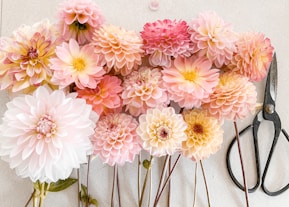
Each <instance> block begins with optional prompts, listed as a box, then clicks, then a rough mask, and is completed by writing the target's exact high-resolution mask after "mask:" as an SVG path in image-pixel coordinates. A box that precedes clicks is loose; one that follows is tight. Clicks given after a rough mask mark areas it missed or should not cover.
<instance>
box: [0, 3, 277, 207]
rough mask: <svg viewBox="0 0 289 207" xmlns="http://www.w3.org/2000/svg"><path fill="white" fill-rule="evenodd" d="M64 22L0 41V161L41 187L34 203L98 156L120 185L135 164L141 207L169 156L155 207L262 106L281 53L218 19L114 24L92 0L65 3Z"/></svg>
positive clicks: (82, 195) (207, 15)
mask: <svg viewBox="0 0 289 207" xmlns="http://www.w3.org/2000/svg"><path fill="white" fill-rule="evenodd" d="M58 17H59V19H58V21H57V22H56V23H50V22H49V20H47V19H46V20H43V21H41V22H38V23H36V24H35V25H33V26H26V25H24V26H21V27H19V28H18V29H17V30H15V31H14V32H13V34H12V35H11V36H10V37H2V38H1V44H0V54H1V61H0V89H1V90H7V91H8V92H9V95H10V96H11V101H10V102H8V103H7V110H6V112H5V114H4V116H3V119H2V122H1V125H0V156H1V157H2V159H3V160H5V161H7V162H8V163H9V165H10V167H11V168H13V169H15V170H16V173H17V175H19V176H21V177H23V178H30V179H31V181H32V182H33V183H34V185H33V187H34V191H33V193H32V196H31V199H30V200H32V201H33V202H32V203H33V206H34V207H36V206H39V207H41V206H43V202H44V198H45V196H46V193H47V192H49V191H59V190H63V189H65V188H67V187H69V186H71V185H72V184H73V183H75V182H77V179H73V178H70V175H71V173H72V171H73V169H79V168H80V165H82V164H85V163H87V164H88V167H89V165H90V164H93V159H92V158H95V159H100V160H101V161H102V162H103V163H104V164H107V165H109V166H113V167H114V168H115V174H114V180H117V179H118V174H117V167H120V166H123V165H125V164H126V163H128V162H130V163H131V162H134V161H135V157H136V156H137V157H138V165H139V170H138V175H139V174H140V171H142V170H145V171H146V175H145V178H144V179H142V178H140V176H138V177H139V182H138V204H137V205H138V206H139V207H141V206H144V198H145V195H144V194H145V188H146V184H147V180H148V177H149V173H150V172H151V168H152V167H153V164H152V160H153V159H158V157H163V156H165V157H166V159H165V162H164V167H163V172H162V175H161V179H160V181H159V187H158V190H157V193H156V195H155V199H154V200H153V201H152V202H150V200H149V201H147V203H148V205H150V204H152V205H153V206H154V207H156V206H157V204H158V202H159V200H160V197H161V195H162V192H163V190H164V188H165V186H166V185H167V183H168V182H169V180H170V176H171V174H172V173H173V171H174V169H175V167H176V164H177V162H178V161H179V159H180V158H181V157H187V158H188V159H191V160H192V162H195V163H198V162H201V161H202V160H204V159H206V158H208V157H209V156H210V155H212V154H214V153H216V152H217V151H218V150H219V149H220V148H221V145H222V142H223V129H222V124H223V122H224V120H232V121H236V120H238V119H244V118H246V117H247V115H248V114H250V113H251V112H253V111H254V110H255V107H256V100H257V98H256V96H257V93H256V88H255V86H254V82H256V81H261V80H262V79H263V78H264V77H266V75H267V70H268V66H269V64H270V62H271V60H272V53H273V50H274V49H273V47H272V45H271V43H270V39H268V38H267V37H265V36H264V35H263V34H262V33H255V32H251V33H242V34H238V33H236V32H235V31H234V30H233V28H232V26H231V25H230V24H228V23H227V22H225V21H224V20H222V19H221V18H220V17H219V16H218V15H217V14H216V13H214V12H204V13H201V14H199V16H197V17H195V18H193V19H192V20H191V21H188V22H187V21H184V20H179V21H178V20H170V19H164V20H156V21H155V22H151V23H146V24H145V25H144V26H143V30H142V31H141V32H140V33H137V32H135V31H128V30H126V29H124V28H121V27H118V26H115V25H111V24H106V23H105V20H104V19H105V18H104V16H103V14H102V12H101V11H100V10H99V8H98V6H97V5H95V3H94V2H93V1H91V0H72V1H71V0H70V1H68V0H67V1H64V2H63V3H61V4H60V6H59V11H58ZM141 154H147V155H149V156H150V158H149V159H142V157H141ZM174 154H177V155H178V157H177V160H176V161H175V162H174V164H173V166H172V167H169V166H168V163H169V162H171V161H169V160H170V157H171V156H172V155H174ZM165 171H167V173H165ZM165 175H167V177H165ZM87 176H88V175H87ZM142 180H143V183H142V182H141V181H142ZM79 182H80V181H79ZM117 183H118V182H117ZM80 184H81V183H80ZM92 185H93V183H92ZM117 185H118V184H117ZM79 186H81V188H79V195H78V196H79V203H81V202H82V203H83V205H85V206H89V205H91V204H92V205H95V206H97V201H96V200H95V199H94V198H93V197H92V196H91V195H89V189H88V183H87V186H85V185H79ZM114 187H115V185H113V188H114ZM119 198H120V195H119ZM149 198H150V195H149ZM30 200H29V201H28V202H27V204H26V206H28V204H29V202H30ZM114 200H115V199H114V197H113V193H112V199H111V206H115V204H114ZM132 202H133V201H132ZM119 203H120V201H119ZM79 205H80V204H79ZM119 205H120V204H119ZM132 205H136V204H135V203H133V204H132Z"/></svg>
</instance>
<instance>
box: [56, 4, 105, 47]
mask: <svg viewBox="0 0 289 207" xmlns="http://www.w3.org/2000/svg"><path fill="white" fill-rule="evenodd" d="M58 16H59V31H60V32H61V34H62V37H63V38H64V40H65V41H69V40H70V39H75V40H77V42H78V44H80V45H84V44H87V43H89V42H91V40H92V36H93V32H94V30H95V29H98V28H99V27H100V26H101V25H102V24H103V23H104V16H103V15H102V12H101V11H100V10H99V8H98V7H97V5H96V4H95V3H94V2H93V1H91V0H66V1H65V2H63V3H62V4H61V5H60V8H59V13H58Z"/></svg>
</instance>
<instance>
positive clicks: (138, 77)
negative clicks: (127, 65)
mask: <svg viewBox="0 0 289 207" xmlns="http://www.w3.org/2000/svg"><path fill="white" fill-rule="evenodd" d="M123 87H124V90H123V92H122V95H121V97H122V100H123V105H124V106H125V107H126V110H127V111H128V112H129V113H130V114H132V115H133V116H138V115H140V114H142V113H145V112H146V110H147V109H148V108H155V107H159V106H166V105H167V104H169V97H168V95H167V92H166V89H165V88H164V86H163V81H162V73H161V71H160V69H158V68H150V67H145V66H143V67H141V68H140V69H139V70H137V71H133V72H132V73H131V74H130V75H128V76H126V77H125V78H124V82H123Z"/></svg>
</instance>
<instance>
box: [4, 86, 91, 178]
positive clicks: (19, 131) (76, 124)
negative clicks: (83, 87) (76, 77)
mask: <svg viewBox="0 0 289 207" xmlns="http://www.w3.org/2000/svg"><path fill="white" fill-rule="evenodd" d="M75 95H76V94H75ZM75 95H74V94H69V95H68V96H66V95H65V93H64V92H63V91H61V90H55V91H53V92H50V91H49V90H48V89H47V88H45V87H44V86H40V87H38V88H37V89H36V90H35V91H34V93H33V94H32V95H25V96H21V97H16V98H14V99H12V101H10V102H9V103H8V104H7V107H8V109H7V111H6V112H5V114H4V118H3V122H2V124H1V125H0V135H1V136H0V137H1V139H0V156H1V157H2V158H3V159H4V160H5V161H7V162H9V164H10V167H11V168H15V169H16V173H17V174H18V175H19V176H21V177H23V178H26V177H29V178H30V179H31V180H32V181H33V182H35V181H37V180H39V181H40V182H56V181H57V180H59V179H66V178H67V177H68V176H70V174H71V172H72V170H73V168H79V167H80V164H82V163H86V162H87V154H88V153H91V150H92V146H91V142H90V139H89V137H90V136H91V135H93V133H94V130H93V129H94V126H95V124H94V123H95V121H96V120H95V119H93V118H92V116H91V115H92V114H91V106H89V105H87V104H86V103H85V101H84V100H83V99H77V98H75Z"/></svg>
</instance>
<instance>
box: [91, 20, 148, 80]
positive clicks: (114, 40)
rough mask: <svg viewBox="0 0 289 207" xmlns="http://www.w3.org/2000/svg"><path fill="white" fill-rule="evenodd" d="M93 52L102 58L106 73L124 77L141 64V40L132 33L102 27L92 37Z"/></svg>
mask: <svg viewBox="0 0 289 207" xmlns="http://www.w3.org/2000/svg"><path fill="white" fill-rule="evenodd" d="M92 44H93V45H94V52H95V53H97V54H100V55H103V56H104V59H105V62H106V66H107V72H109V71H110V70H111V69H113V70H114V71H113V72H114V73H115V74H121V75H123V76H126V75H128V74H130V73H131V72H132V71H133V70H135V69H137V67H138V66H139V65H140V64H141V63H142V60H141V58H142V56H143V50H142V39H141V38H140V37H139V36H138V35H137V34H136V33H135V32H134V31H127V30H125V29H123V28H121V27H117V26H114V25H103V26H102V27H101V28H100V29H99V30H95V32H94V35H93V42H92Z"/></svg>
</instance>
